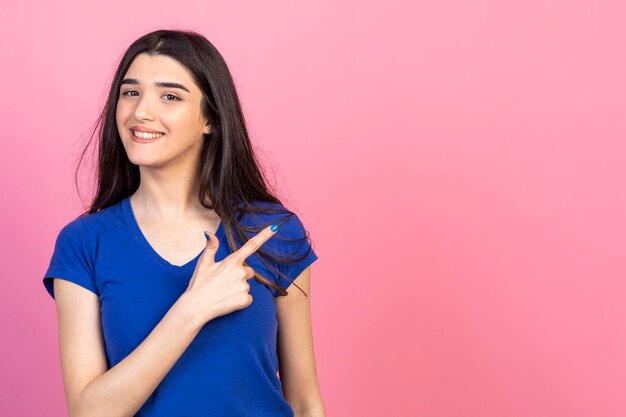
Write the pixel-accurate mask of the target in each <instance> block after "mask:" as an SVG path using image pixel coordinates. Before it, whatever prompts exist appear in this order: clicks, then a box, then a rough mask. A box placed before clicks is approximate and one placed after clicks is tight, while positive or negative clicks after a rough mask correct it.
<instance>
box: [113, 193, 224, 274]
mask: <svg viewBox="0 0 626 417" xmlns="http://www.w3.org/2000/svg"><path fill="white" fill-rule="evenodd" d="M122 207H123V208H124V213H125V215H126V220H127V221H128V224H129V225H130V228H131V229H132V231H133V233H134V234H135V236H136V237H137V240H139V242H140V243H141V244H142V245H143V247H144V249H145V250H146V251H147V253H148V254H149V255H150V257H152V258H153V259H154V260H155V261H156V262H157V263H158V264H160V265H161V266H163V267H164V268H165V269H167V270H169V271H172V272H182V271H185V270H187V269H189V268H191V267H194V268H195V265H196V263H197V261H198V259H199V258H200V256H201V255H202V252H204V249H203V250H202V251H201V252H200V253H199V254H197V255H196V256H195V257H194V258H193V259H192V260H190V261H189V262H187V263H185V264H184V265H174V264H172V263H170V262H169V261H168V260H166V259H165V258H163V257H162V256H161V255H159V253H158V252H157V251H156V250H154V248H153V247H152V245H150V243H149V242H148V239H146V237H145V235H144V234H143V232H142V231H141V228H139V223H137V219H136V218H135V213H134V212H133V208H132V206H131V205H130V196H128V197H126V198H125V199H124V200H122ZM221 230H222V221H221V220H220V224H219V226H218V227H217V230H216V231H215V236H217V237H218V239H219V237H220V231H221Z"/></svg>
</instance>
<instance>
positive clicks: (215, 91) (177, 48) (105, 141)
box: [75, 30, 311, 296]
mask: <svg viewBox="0 0 626 417" xmlns="http://www.w3.org/2000/svg"><path fill="white" fill-rule="evenodd" d="M141 53H147V54H151V55H165V56H168V57H171V58H173V59H175V60H177V61H178V62H179V63H180V64H182V65H183V66H184V67H186V69H187V70H188V71H189V72H190V74H191V75H192V76H193V78H194V81H195V82H196V84H197V85H198V87H199V88H200V90H201V92H202V101H201V111H202V113H203V115H204V117H205V118H206V119H207V120H208V121H209V123H210V124H211V132H210V133H209V134H205V135H204V144H203V146H202V150H201V157H200V188H199V192H198V198H199V201H200V203H201V204H202V205H203V206H204V207H206V208H207V209H212V210H215V212H216V213H217V214H218V215H219V216H220V218H221V219H222V227H223V229H224V231H225V232H226V237H227V240H228V245H229V247H230V249H231V250H232V251H235V250H237V249H239V247H240V246H238V242H246V241H247V240H248V239H250V237H252V236H253V235H255V234H256V233H258V232H260V231H261V230H262V229H263V228H265V227H267V226H269V223H268V224H257V225H255V226H244V225H241V224H240V223H239V221H240V220H241V218H242V216H243V215H245V214H247V213H252V214H259V215H264V214H277V213H278V214H281V215H282V216H281V217H280V218H281V220H280V221H279V222H278V223H279V225H282V224H284V223H286V222H287V221H289V218H290V217H292V216H296V218H297V215H296V214H295V213H293V212H292V211H290V210H288V209H287V208H285V206H284V205H283V204H282V203H281V201H280V200H279V199H278V198H277V197H275V196H274V195H273V194H272V193H271V192H270V191H269V190H268V185H267V180H266V179H265V177H264V174H263V173H262V171H261V169H260V167H259V162H258V160H257V157H256V155H255V153H254V150H253V147H252V144H251V142H250V138H249V135H248V131H247V128H246V123H245V120H244V116H243V112H242V110H241V104H240V102H239V98H238V95H237V91H236V89H235V85H234V83H233V79H232V76H231V74H230V71H229V69H228V67H227V65H226V62H225V61H224V59H223V58H222V55H221V54H220V53H219V52H218V51H217V49H216V48H215V47H214V46H213V44H212V43H211V42H209V41H208V40H207V39H206V38H205V37H204V36H202V35H200V34H198V33H196V32H193V31H177V30H157V31H154V32H151V33H148V34H146V35H144V36H142V37H140V38H139V39H137V40H136V41H135V42H133V43H132V45H130V47H129V48H128V50H127V51H126V53H125V54H124V55H123V57H122V58H121V60H120V63H119V65H118V67H117V70H116V71H115V75H114V78H113V80H112V83H111V88H110V90H109V95H108V98H107V101H106V104H105V106H104V109H103V110H102V113H101V114H100V115H99V117H98V119H97V120H96V122H95V125H94V127H93V131H92V134H91V137H90V139H89V142H88V143H87V145H86V147H85V148H84V150H83V152H82V154H81V156H80V160H79V163H78V166H77V169H76V173H75V179H76V184H77V188H78V193H79V195H80V194H81V193H80V188H79V187H78V171H79V168H80V165H81V162H82V160H83V158H84V156H85V153H86V152H87V150H88V149H89V146H90V144H91V142H92V139H93V136H94V135H95V134H96V131H97V133H98V136H99V140H98V146H97V161H98V162H97V164H96V167H95V172H94V174H95V177H96V178H95V181H96V193H95V196H94V197H93V200H92V201H91V204H90V207H89V209H88V210H87V211H85V212H83V213H81V214H80V215H79V217H81V216H83V215H87V214H91V213H95V212H97V211H99V210H102V209H104V208H107V207H109V206H112V205H114V204H116V203H118V202H119V201H121V200H123V199H124V198H126V197H128V196H130V195H131V194H133V193H134V192H135V191H136V190H137V189H138V188H139V183H140V176H139V167H138V166H137V165H135V164H133V163H131V162H130V160H129V159H128V156H127V154H126V151H125V149H124V146H123V145H122V141H121V138H120V136H119V132H118V129H117V124H116V117H115V113H116V107H117V102H118V98H119V96H118V92H119V90H120V83H121V81H122V79H123V77H124V74H126V71H127V70H128V68H129V66H130V65H131V63H132V62H133V59H134V58H135V57H136V56H137V55H138V54H141ZM254 201H257V202H267V203H274V204H261V205H259V204H252V203H253V202H254ZM271 217H272V216H271ZM271 217H270V218H271ZM303 230H304V229H303ZM276 238H279V239H286V238H284V237H283V236H280V234H276V235H275V236H273V237H272V239H276ZM305 240H308V242H309V244H310V243H311V241H310V238H309V232H308V231H306V230H304V235H303V236H301V237H299V238H296V239H289V240H288V241H289V242H294V241H295V242H299V244H297V245H296V246H299V245H301V244H304V243H305V242H304V241H305ZM310 250H311V249H310V247H309V248H308V251H307V253H305V254H303V255H302V256H301V257H293V256H292V254H278V253H276V252H274V251H268V250H266V249H261V248H260V249H258V250H257V251H256V254H257V255H258V258H259V260H260V261H261V262H262V263H263V264H264V265H266V266H267V267H268V268H270V269H271V270H273V271H275V272H276V273H278V274H280V275H281V276H283V277H285V278H286V279H287V280H288V281H291V280H290V279H289V277H287V276H286V275H284V274H283V273H282V272H280V271H279V270H278V269H277V268H275V267H274V266H273V265H272V264H271V263H269V262H267V260H271V261H273V262H278V263H286V264H291V263H295V262H298V261H300V260H302V259H304V258H305V257H306V256H307V255H308V253H309V251H310ZM254 278H255V279H257V280H258V281H260V282H261V283H263V284H265V285H268V286H270V287H272V288H274V289H276V290H277V291H278V293H279V295H281V296H284V295H287V291H285V290H283V289H282V288H280V287H279V286H277V285H276V284H274V283H273V282H272V281H271V280H269V279H267V278H265V277H263V276H261V275H260V274H259V273H258V272H256V271H255V276H254ZM294 285H296V284H294ZM296 287H297V285H296ZM298 288H299V289H300V291H302V292H303V293H304V294H305V295H306V293H305V292H304V291H303V290H302V288H300V287H298Z"/></svg>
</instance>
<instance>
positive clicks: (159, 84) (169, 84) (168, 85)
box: [120, 78, 190, 93]
mask: <svg viewBox="0 0 626 417" xmlns="http://www.w3.org/2000/svg"><path fill="white" fill-rule="evenodd" d="M124 84H132V85H139V81H137V79H136V78H125V79H123V80H122V82H121V83H120V87H121V86H123V85H124ZM154 85H155V86H157V87H159V88H178V89H179V90H185V91H186V92H188V93H190V91H189V90H188V89H187V87H185V86H184V85H182V84H179V83H173V82H169V81H155V82H154Z"/></svg>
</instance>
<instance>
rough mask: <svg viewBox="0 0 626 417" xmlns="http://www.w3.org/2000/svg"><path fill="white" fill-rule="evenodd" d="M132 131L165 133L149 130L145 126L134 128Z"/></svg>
mask: <svg viewBox="0 0 626 417" xmlns="http://www.w3.org/2000/svg"><path fill="white" fill-rule="evenodd" d="M130 130H136V131H138V132H146V133H163V132H159V131H158V130H152V129H148V128H147V127H143V126H133V127H131V128H130Z"/></svg>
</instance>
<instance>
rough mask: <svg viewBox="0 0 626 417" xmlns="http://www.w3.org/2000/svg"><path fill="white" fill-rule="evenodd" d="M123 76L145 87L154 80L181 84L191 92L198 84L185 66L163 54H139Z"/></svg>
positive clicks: (197, 89) (196, 89) (196, 88)
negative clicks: (135, 80)
mask: <svg viewBox="0 0 626 417" xmlns="http://www.w3.org/2000/svg"><path fill="white" fill-rule="evenodd" d="M124 78H134V79H137V80H138V81H139V83H140V84H142V85H143V86H145V87H149V86H153V85H154V84H153V83H154V82H155V81H159V82H174V83H180V84H183V85H184V86H185V87H187V88H188V89H189V91H191V92H193V91H194V90H195V91H199V88H198V86H197V85H196V84H195V81H194V79H193V77H192V76H191V74H190V73H189V71H188V70H187V68H185V67H184V66H183V65H182V64H181V63H179V62H178V61H176V60H175V59H173V58H170V57H168V56H164V55H149V54H139V55H137V56H136V57H135V59H133V62H132V63H131V64H130V66H129V67H128V70H127V71H126V74H124Z"/></svg>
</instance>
